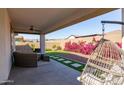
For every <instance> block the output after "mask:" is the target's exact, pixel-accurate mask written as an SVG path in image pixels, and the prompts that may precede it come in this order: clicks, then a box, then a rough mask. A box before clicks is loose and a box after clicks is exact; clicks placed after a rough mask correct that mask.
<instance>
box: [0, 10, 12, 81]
mask: <svg viewBox="0 0 124 93" xmlns="http://www.w3.org/2000/svg"><path fill="white" fill-rule="evenodd" d="M10 33H11V32H10V20H9V16H8V13H7V9H0V83H1V82H3V81H6V80H7V79H8V76H9V72H10V69H11V38H10Z"/></svg>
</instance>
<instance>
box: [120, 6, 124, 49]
mask: <svg viewBox="0 0 124 93" xmlns="http://www.w3.org/2000/svg"><path fill="white" fill-rule="evenodd" d="M121 11H122V22H124V8H122V10H121ZM122 49H123V50H124V25H122Z"/></svg>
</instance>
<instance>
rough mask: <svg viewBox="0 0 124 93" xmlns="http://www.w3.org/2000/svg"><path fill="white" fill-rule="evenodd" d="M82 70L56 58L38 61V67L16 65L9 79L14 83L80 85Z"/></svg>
mask: <svg viewBox="0 0 124 93" xmlns="http://www.w3.org/2000/svg"><path fill="white" fill-rule="evenodd" d="M80 74H81V73H80V72H78V71H76V70H74V69H72V68H70V67H67V66H65V65H63V64H61V63H58V62H56V61H54V60H50V62H42V61H39V62H38V67H37V68H20V67H14V68H13V69H12V70H11V72H10V76H9V79H10V80H14V83H13V84H14V85H80V84H81V83H80V82H79V81H77V77H78V76H80Z"/></svg>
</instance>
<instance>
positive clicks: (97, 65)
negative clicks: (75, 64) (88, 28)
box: [77, 21, 124, 85]
mask: <svg viewBox="0 0 124 93" xmlns="http://www.w3.org/2000/svg"><path fill="white" fill-rule="evenodd" d="M101 23H102V35H103V36H102V39H101V40H100V42H99V44H98V45H97V47H96V48H95V50H94V51H93V52H92V54H91V55H90V57H89V59H88V61H87V64H86V66H85V68H84V70H83V72H82V74H81V76H80V77H78V78H77V79H78V80H79V81H80V82H81V83H82V84H83V85H121V84H124V52H123V51H122V49H120V48H119V47H118V46H117V45H116V44H115V43H113V42H112V41H110V40H106V39H104V32H105V24H120V25H124V22H119V21H101Z"/></svg>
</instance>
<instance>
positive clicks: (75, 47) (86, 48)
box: [64, 37, 122, 55]
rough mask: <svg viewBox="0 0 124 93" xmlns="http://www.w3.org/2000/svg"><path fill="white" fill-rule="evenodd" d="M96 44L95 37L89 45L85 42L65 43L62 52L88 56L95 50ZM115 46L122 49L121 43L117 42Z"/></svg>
mask: <svg viewBox="0 0 124 93" xmlns="http://www.w3.org/2000/svg"><path fill="white" fill-rule="evenodd" d="M97 44H98V40H96V38H95V37H93V39H92V42H91V43H87V42H86V41H80V42H78V43H76V42H71V41H69V42H66V43H65V48H64V50H66V51H71V52H77V53H82V54H85V55H90V54H91V53H92V52H93V51H94V49H95V48H96V46H97ZM116 44H117V45H118V46H119V47H120V48H121V47H122V43H120V42H117V43H116Z"/></svg>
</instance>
